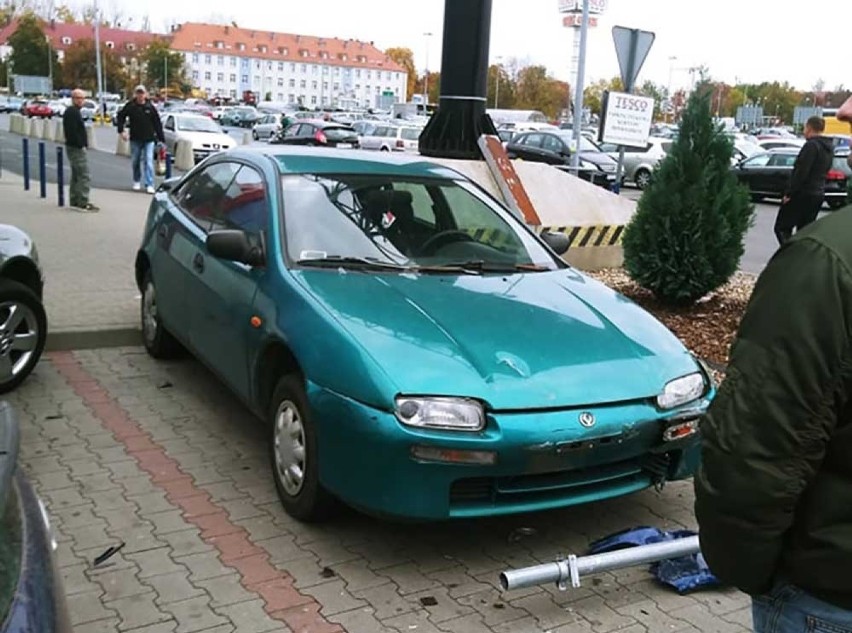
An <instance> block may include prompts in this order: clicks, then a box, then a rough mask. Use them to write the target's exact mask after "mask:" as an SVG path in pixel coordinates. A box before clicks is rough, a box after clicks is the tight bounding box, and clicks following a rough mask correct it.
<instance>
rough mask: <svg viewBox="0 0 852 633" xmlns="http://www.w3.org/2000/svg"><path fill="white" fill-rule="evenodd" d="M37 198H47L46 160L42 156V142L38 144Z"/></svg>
mask: <svg viewBox="0 0 852 633" xmlns="http://www.w3.org/2000/svg"><path fill="white" fill-rule="evenodd" d="M38 197H39V198H47V160H46V158H45V155H44V141H39V144H38Z"/></svg>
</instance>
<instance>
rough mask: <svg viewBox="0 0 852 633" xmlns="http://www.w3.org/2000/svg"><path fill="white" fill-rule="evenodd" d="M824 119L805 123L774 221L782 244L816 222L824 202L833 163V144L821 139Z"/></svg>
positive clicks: (814, 117) (777, 235) (815, 119)
mask: <svg viewBox="0 0 852 633" xmlns="http://www.w3.org/2000/svg"><path fill="white" fill-rule="evenodd" d="M823 131H825V119H823V118H822V117H819V116H812V117H811V118H809V119H808V121H807V123H805V138H806V139H807V141H806V142H805V144H804V145H803V146H802V149H801V151H799V155H798V156H797V157H796V164H795V165H794V166H793V174H792V175H791V176H790V184H789V186H788V187H787V192H786V193H785V194H784V198H783V200H782V201H781V207H780V208H779V209H778V217H776V218H775V237H777V238H778V243H779V244H783V243H784V242H786V241H787V240H789V239H790V237H791V236H792V235H793V229H796V230H797V231H801V230H802V229H803V228H805V227H806V226H807V225H808V224H810V223H811V222H813V221H814V220H816V217H817V214H819V210H820V209H821V208H822V203H823V201H824V200H825V177H826V176H827V175H828V171H829V170H830V169H831V164H832V162H833V161H834V143H833V142H832V140H831V139H830V138H827V137H825V136H823V135H822V133H823Z"/></svg>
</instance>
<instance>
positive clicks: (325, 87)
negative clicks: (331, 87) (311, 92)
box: [322, 81, 328, 90]
mask: <svg viewBox="0 0 852 633" xmlns="http://www.w3.org/2000/svg"><path fill="white" fill-rule="evenodd" d="M322 89H323V90H328V82H327V81H324V82H322Z"/></svg>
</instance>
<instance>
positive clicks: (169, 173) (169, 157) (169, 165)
mask: <svg viewBox="0 0 852 633" xmlns="http://www.w3.org/2000/svg"><path fill="white" fill-rule="evenodd" d="M171 177H172V155H171V154H170V153H169V152H166V179H168V178H171Z"/></svg>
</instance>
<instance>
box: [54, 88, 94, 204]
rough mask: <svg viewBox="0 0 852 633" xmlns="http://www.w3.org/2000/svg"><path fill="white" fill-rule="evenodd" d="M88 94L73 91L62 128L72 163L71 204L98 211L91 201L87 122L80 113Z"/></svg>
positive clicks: (69, 160) (63, 117) (66, 150)
mask: <svg viewBox="0 0 852 633" xmlns="http://www.w3.org/2000/svg"><path fill="white" fill-rule="evenodd" d="M85 98H86V95H85V94H84V93H83V91H82V90H80V89H79V88H78V89H76V90H74V91H73V92H72V93H71V105H70V106H68V107H67V108H65V113H64V114H63V115H62V129H63V131H64V132H65V152H66V153H67V154H68V162H69V163H70V164H71V184H70V187H69V189H70V196H69V198H70V200H69V202H70V203H71V206H72V207H73V208H75V209H77V210H78V211H98V210H99V209H98V207H96V206H95V205H93V204H92V203H91V202H89V161H88V157H87V156H86V150H87V149H88V146H89V142H88V137H87V135H86V124H85V123H83V115H82V114H80V106H81V105H82V104H83V100H84V99H85Z"/></svg>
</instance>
